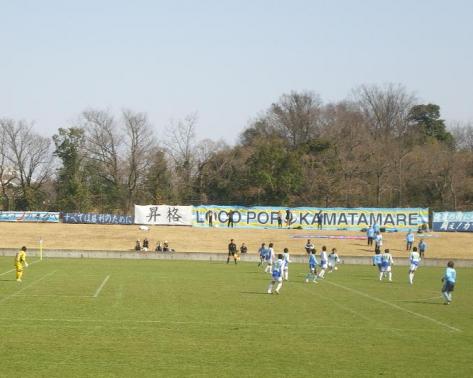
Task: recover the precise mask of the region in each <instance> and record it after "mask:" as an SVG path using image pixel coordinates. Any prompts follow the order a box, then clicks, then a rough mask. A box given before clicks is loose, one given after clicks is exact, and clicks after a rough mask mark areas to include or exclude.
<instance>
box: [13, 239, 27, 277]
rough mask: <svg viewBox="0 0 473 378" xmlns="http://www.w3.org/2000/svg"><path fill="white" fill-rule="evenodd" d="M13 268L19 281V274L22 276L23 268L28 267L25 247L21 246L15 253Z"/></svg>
mask: <svg viewBox="0 0 473 378" xmlns="http://www.w3.org/2000/svg"><path fill="white" fill-rule="evenodd" d="M15 268H16V280H17V281H18V282H21V276H23V268H28V263H27V262H26V247H21V249H20V250H19V251H18V252H17V253H16V256H15Z"/></svg>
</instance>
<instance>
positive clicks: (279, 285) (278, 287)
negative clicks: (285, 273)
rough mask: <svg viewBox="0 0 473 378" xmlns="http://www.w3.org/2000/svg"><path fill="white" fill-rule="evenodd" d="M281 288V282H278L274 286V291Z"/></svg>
mask: <svg viewBox="0 0 473 378" xmlns="http://www.w3.org/2000/svg"><path fill="white" fill-rule="evenodd" d="M281 286H282V282H278V285H277V286H276V291H279V289H281Z"/></svg>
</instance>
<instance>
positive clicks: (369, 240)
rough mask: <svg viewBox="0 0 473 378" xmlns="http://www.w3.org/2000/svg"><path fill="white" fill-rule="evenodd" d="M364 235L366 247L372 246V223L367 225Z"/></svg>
mask: <svg viewBox="0 0 473 378" xmlns="http://www.w3.org/2000/svg"><path fill="white" fill-rule="evenodd" d="M366 237H367V238H368V247H369V246H372V245H373V239H374V228H373V226H372V225H370V226H369V227H368V230H367V231H366Z"/></svg>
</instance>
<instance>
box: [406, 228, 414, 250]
mask: <svg viewBox="0 0 473 378" xmlns="http://www.w3.org/2000/svg"><path fill="white" fill-rule="evenodd" d="M413 244H414V233H413V232H412V230H409V232H408V233H407V235H406V251H410V250H411V249H412V245H413Z"/></svg>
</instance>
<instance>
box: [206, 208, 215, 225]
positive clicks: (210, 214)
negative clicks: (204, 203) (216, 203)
mask: <svg viewBox="0 0 473 378" xmlns="http://www.w3.org/2000/svg"><path fill="white" fill-rule="evenodd" d="M206 215H207V222H209V227H213V219H214V212H213V211H212V210H209V211H208V212H207V214H206Z"/></svg>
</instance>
